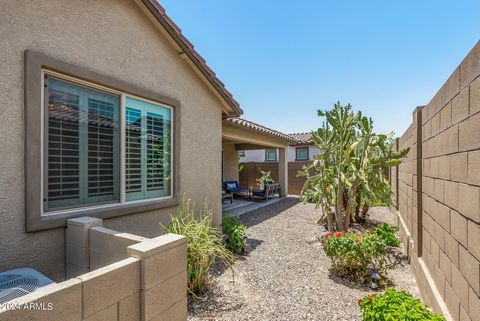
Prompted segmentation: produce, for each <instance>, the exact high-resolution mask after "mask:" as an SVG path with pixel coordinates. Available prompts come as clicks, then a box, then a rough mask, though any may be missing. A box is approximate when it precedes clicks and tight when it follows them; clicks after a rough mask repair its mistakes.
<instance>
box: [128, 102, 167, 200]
mask: <svg viewBox="0 0 480 321" xmlns="http://www.w3.org/2000/svg"><path fill="white" fill-rule="evenodd" d="M126 101H127V106H126V133H125V136H126V146H125V148H126V150H125V153H126V186H125V187H126V193H127V195H126V199H127V201H132V200H139V199H148V198H156V197H163V196H169V195H170V193H171V188H170V148H171V146H170V131H171V128H170V127H171V111H170V109H169V108H165V107H162V106H159V105H156V104H151V103H149V102H146V101H143V100H138V99H134V98H130V97H127V100H126Z"/></svg>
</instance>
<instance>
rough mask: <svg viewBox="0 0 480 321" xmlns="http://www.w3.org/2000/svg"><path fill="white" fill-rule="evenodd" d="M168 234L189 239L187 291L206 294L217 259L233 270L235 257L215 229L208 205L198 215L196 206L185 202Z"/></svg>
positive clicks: (173, 220) (171, 224) (180, 207)
mask: <svg viewBox="0 0 480 321" xmlns="http://www.w3.org/2000/svg"><path fill="white" fill-rule="evenodd" d="M163 228H164V230H165V232H167V233H175V234H179V235H183V236H185V237H186V238H187V273H188V291H190V293H193V294H199V293H203V292H204V291H205V290H206V289H207V286H208V271H209V269H210V267H211V266H212V264H213V263H214V262H215V261H216V260H217V259H218V260H219V261H220V262H222V263H223V264H225V265H226V266H228V267H230V266H231V264H232V263H233V261H234V260H235V257H234V256H233V254H232V253H231V252H230V251H229V250H227V249H226V248H225V246H224V245H223V243H222V234H221V232H220V231H219V230H218V229H216V228H214V227H212V213H211V211H210V210H209V209H208V206H207V204H205V206H204V207H203V209H202V210H201V211H200V212H199V213H198V215H197V216H196V215H195V204H194V203H193V204H192V202H191V201H190V200H188V201H185V199H184V200H183V201H182V202H181V204H180V206H179V208H178V212H177V213H176V214H175V215H174V216H172V217H171V221H170V224H169V225H168V226H166V227H165V226H163Z"/></svg>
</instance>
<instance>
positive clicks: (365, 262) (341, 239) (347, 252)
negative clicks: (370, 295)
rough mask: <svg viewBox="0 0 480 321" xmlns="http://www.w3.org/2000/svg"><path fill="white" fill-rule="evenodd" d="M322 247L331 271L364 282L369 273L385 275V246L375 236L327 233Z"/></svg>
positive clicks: (368, 234) (369, 234) (352, 233)
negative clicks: (331, 267) (331, 266)
mask: <svg viewBox="0 0 480 321" xmlns="http://www.w3.org/2000/svg"><path fill="white" fill-rule="evenodd" d="M322 247H323V249H324V251H325V254H326V255H327V256H328V257H329V258H330V260H331V261H332V265H333V271H334V272H335V273H337V274H338V275H340V276H343V277H348V278H351V279H354V280H366V279H367V278H368V277H369V276H370V275H371V271H377V272H378V274H382V273H386V257H387V253H386V246H385V243H384V242H383V240H382V239H380V238H379V237H378V236H377V235H375V234H371V233H367V234H361V233H358V232H357V233H354V232H329V233H328V234H327V235H325V236H324V237H323V239H322Z"/></svg>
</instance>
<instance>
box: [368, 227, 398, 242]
mask: <svg viewBox="0 0 480 321" xmlns="http://www.w3.org/2000/svg"><path fill="white" fill-rule="evenodd" d="M373 234H375V235H377V236H378V237H380V238H381V239H383V241H384V242H385V244H386V245H388V246H394V247H398V246H400V240H399V239H398V238H397V235H396V231H395V230H394V229H393V228H392V227H391V226H390V225H388V224H387V223H383V224H382V225H380V226H379V227H376V228H374V229H373Z"/></svg>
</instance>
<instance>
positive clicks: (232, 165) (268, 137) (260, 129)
mask: <svg viewBox="0 0 480 321" xmlns="http://www.w3.org/2000/svg"><path fill="white" fill-rule="evenodd" d="M292 143H295V140H294V139H293V138H292V137H290V136H289V135H286V134H284V133H281V132H279V131H276V130H273V129H270V128H267V127H265V126H262V125H259V124H256V123H254V122H251V121H248V120H245V119H242V118H228V119H224V120H223V124H222V183H223V182H226V181H236V182H239V167H238V160H239V158H238V152H239V151H242V150H255V149H276V150H277V153H278V157H277V159H278V165H279V166H278V168H279V173H278V181H277V182H276V183H278V184H280V195H279V197H284V196H286V195H288V157H287V152H288V145H289V144H292ZM248 188H249V189H258V188H259V186H248ZM279 197H277V198H276V199H277V200H278V198H279ZM274 200H275V198H274V199H271V200H265V201H263V202H259V201H256V202H253V201H252V200H249V199H248V198H243V199H234V200H233V202H234V203H233V204H231V203H230V201H229V200H224V202H222V211H227V210H228V211H235V212H237V211H242V210H239V208H250V207H252V209H256V208H258V207H261V206H264V205H268V204H271V202H273V201H274ZM255 204H256V205H255Z"/></svg>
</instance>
